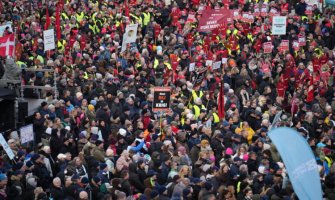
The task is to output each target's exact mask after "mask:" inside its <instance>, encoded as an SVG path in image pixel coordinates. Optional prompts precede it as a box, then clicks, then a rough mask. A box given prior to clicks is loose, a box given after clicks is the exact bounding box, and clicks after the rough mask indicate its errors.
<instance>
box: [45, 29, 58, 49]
mask: <svg viewBox="0 0 335 200" xmlns="http://www.w3.org/2000/svg"><path fill="white" fill-rule="evenodd" d="M43 42H44V51H49V50H53V49H55V48H56V47H55V33H54V30H53V29H49V30H45V31H43Z"/></svg>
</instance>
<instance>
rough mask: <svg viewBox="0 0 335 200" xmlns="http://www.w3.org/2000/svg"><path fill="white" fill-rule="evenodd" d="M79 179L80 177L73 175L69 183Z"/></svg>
mask: <svg viewBox="0 0 335 200" xmlns="http://www.w3.org/2000/svg"><path fill="white" fill-rule="evenodd" d="M79 179H80V176H79V175H78V174H74V175H73V176H72V177H71V181H77V180H79Z"/></svg>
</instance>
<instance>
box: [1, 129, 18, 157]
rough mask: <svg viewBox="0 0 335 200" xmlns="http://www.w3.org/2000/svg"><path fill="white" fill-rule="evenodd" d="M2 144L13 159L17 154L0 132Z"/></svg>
mask: <svg viewBox="0 0 335 200" xmlns="http://www.w3.org/2000/svg"><path fill="white" fill-rule="evenodd" d="M0 144H1V146H2V148H3V149H4V150H5V152H6V153H7V155H8V158H9V159H11V160H13V158H14V157H15V155H14V153H13V151H12V149H11V148H10V147H9V145H8V143H7V141H6V140H5V138H4V137H3V135H2V133H1V134H0Z"/></svg>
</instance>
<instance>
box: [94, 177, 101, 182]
mask: <svg viewBox="0 0 335 200" xmlns="http://www.w3.org/2000/svg"><path fill="white" fill-rule="evenodd" d="M93 181H94V182H96V183H99V182H100V181H101V179H100V178H99V176H95V177H93Z"/></svg>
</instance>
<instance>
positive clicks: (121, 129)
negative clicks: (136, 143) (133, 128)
mask: <svg viewBox="0 0 335 200" xmlns="http://www.w3.org/2000/svg"><path fill="white" fill-rule="evenodd" d="M119 134H120V135H122V136H123V137H126V134H127V131H126V130H125V129H123V128H120V129H119Z"/></svg>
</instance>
